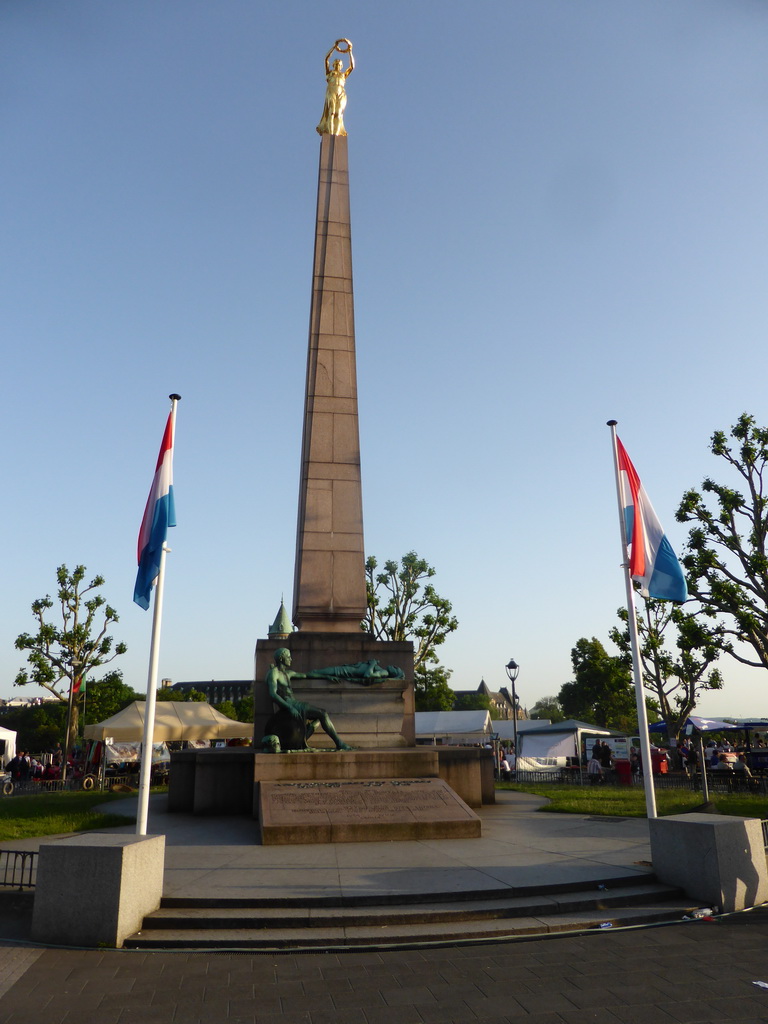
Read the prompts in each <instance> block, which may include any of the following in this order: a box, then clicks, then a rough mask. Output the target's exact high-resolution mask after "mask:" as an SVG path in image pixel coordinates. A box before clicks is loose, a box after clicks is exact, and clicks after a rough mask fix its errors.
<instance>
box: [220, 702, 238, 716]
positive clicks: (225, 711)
mask: <svg viewBox="0 0 768 1024" xmlns="http://www.w3.org/2000/svg"><path fill="white" fill-rule="evenodd" d="M216 710H217V711H218V712H219V713H220V714H222V715H226V717H227V718H232V719H234V720H235V721H237V711H236V710H235V705H234V704H233V703H232V701H231V700H223V701H222V702H221V703H220V704H217V705H216Z"/></svg>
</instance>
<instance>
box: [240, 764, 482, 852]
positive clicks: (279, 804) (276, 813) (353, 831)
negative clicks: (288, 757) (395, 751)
mask: <svg viewBox="0 0 768 1024" xmlns="http://www.w3.org/2000/svg"><path fill="white" fill-rule="evenodd" d="M259 823H260V827H261V841H262V844H263V845H265V846H276V845H287V844H299V843H361V842H384V841H387V840H393V839H394V840H409V839H410V840H414V839H474V838H478V837H479V836H480V819H479V818H478V816H477V815H476V814H475V813H474V811H472V810H470V808H469V807H467V805H466V804H465V803H464V801H463V800H462V799H461V798H460V797H458V796H457V795H456V794H455V793H454V792H453V790H452V789H451V788H450V786H448V785H447V784H446V783H445V782H443V780H442V779H392V778H387V779H360V780H357V781H344V780H337V781H335V780H317V781H306V782H262V783H260V785H259Z"/></svg>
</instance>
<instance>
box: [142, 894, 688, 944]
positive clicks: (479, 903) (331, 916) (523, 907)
mask: <svg viewBox="0 0 768 1024" xmlns="http://www.w3.org/2000/svg"><path fill="white" fill-rule="evenodd" d="M679 898H680V892H679V890H677V889H674V888H672V887H670V886H665V885H662V884H661V883H658V882H651V883H645V884H641V885H635V886H625V887H623V888H621V889H619V890H616V891H597V890H596V889H592V890H590V891H586V892H578V891H577V892H567V893H562V894H560V895H558V896H538V895H533V896H504V897H501V898H493V899H487V898H477V897H476V898H474V899H471V900H462V901H445V902H442V901H435V902H431V901H430V902H424V903H415V904H406V905H402V904H401V905H396V906H392V905H380V906H367V907H356V906H335V907H334V906H316V907H310V906H306V905H304V906H290V907H282V906H268V907H253V908H248V907H240V906H230V905H227V904H224V903H219V904H218V905H216V906H209V907H185V906H178V907H162V908H161V909H160V910H157V911H155V912H154V913H153V914H150V915H148V916H147V917H146V918H145V919H144V926H143V931H145V932H146V931H148V930H149V929H152V930H156V929H162V930H164V931H168V930H181V929H200V928H212V929H214V928H224V929H230V930H231V929H233V928H247V929H250V930H256V929H265V928H275V927H277V928H282V929H288V928H294V929H299V928H303V929H307V928H327V927H336V926H342V927H356V926H357V927H366V926H367V927H389V926H393V925H400V924H411V923H413V922H418V923H421V924H427V923H431V924H435V923H440V922H445V921H473V920H475V921H477V920H491V919H494V918H512V917H532V916H535V917H538V916H541V915H547V916H552V915H556V914H569V913H574V912H585V911H595V912H597V911H602V910H605V909H608V908H611V907H630V906H638V905H642V904H647V903H649V902H651V901H653V902H662V901H665V900H679Z"/></svg>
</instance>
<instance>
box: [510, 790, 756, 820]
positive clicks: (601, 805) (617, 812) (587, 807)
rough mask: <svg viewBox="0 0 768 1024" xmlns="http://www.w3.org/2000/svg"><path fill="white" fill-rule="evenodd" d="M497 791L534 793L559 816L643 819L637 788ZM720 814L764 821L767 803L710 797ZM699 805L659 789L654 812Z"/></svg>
mask: <svg viewBox="0 0 768 1024" xmlns="http://www.w3.org/2000/svg"><path fill="white" fill-rule="evenodd" d="M498 788H499V789H511V790H515V791H517V792H518V793H534V794H536V795H537V796H544V797H546V798H547V799H548V800H549V801H550V803H548V804H547V805H546V806H545V807H541V808H539V810H541V811H557V812H559V813H561V814H563V813H565V814H602V815H606V816H608V817H624V818H644V817H645V793H644V792H643V790H642V788H640V787H634V786H632V787H629V786H594V787H593V786H570V785H568V786H564V785H546V784H545V783H531V784H530V785H525V784H523V783H516V782H501V783H498ZM710 797H711V800H712V803H713V804H714V806H715V808H716V810H717V811H718V812H719V813H720V814H736V815H741V816H743V817H745V818H768V800H766V798H765V797H764V796H753V795H752V794H749V793H735V794H722V793H716V794H714V795H712V794H710ZM701 804H702V795H701V793H693V792H691V791H690V790H684V789H662V790H658V791H657V792H656V810H657V811H658V813H659V815H660V816H664V815H667V814H685V813H686V811H692V810H694V809H695V808H696V807H700V806H701Z"/></svg>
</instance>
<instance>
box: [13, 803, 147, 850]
mask: <svg viewBox="0 0 768 1024" xmlns="http://www.w3.org/2000/svg"><path fill="white" fill-rule="evenodd" d="M121 797H122V794H118V793H102V792H97V793H94V792H91V793H80V792H76V793H36V794H35V795H33V796H6V797H2V799H0V841H2V842H4V841H7V840H12V839H30V838H34V837H37V836H52V835H58V834H59V833H62V832H87V831H89V830H91V829H99V828H109V827H111V826H112V825H128V824H130V822H131V820H132V819H131V818H127V817H125V815H122V814H120V815H118V814H101V813H99V812H97V811H94V810H93V808H94V807H97V806H98V805H99V804H105V803H108V802H110V801H112V800H120V799H121ZM133 820H135V819H133Z"/></svg>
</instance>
